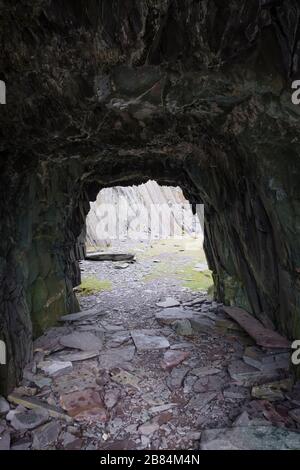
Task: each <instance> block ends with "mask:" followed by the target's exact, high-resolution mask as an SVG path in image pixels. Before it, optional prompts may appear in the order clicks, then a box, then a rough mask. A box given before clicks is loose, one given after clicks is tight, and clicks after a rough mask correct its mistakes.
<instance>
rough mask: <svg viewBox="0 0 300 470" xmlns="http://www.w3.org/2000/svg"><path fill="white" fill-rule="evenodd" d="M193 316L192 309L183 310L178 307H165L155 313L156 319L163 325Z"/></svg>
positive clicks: (189, 318)
mask: <svg viewBox="0 0 300 470" xmlns="http://www.w3.org/2000/svg"><path fill="white" fill-rule="evenodd" d="M193 317H194V312H193V311H192V310H184V309H183V308H179V307H173V308H167V309H165V310H161V311H160V312H157V313H156V314H155V318H156V320H157V321H158V322H159V323H163V324H165V325H170V324H172V323H173V322H175V321H176V320H191V319H192V318H193Z"/></svg>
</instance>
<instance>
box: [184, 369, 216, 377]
mask: <svg viewBox="0 0 300 470" xmlns="http://www.w3.org/2000/svg"><path fill="white" fill-rule="evenodd" d="M220 372H221V369H217V368H216V367H197V368H195V369H192V370H191V374H193V375H196V376H197V377H206V376H208V375H215V374H219V373H220Z"/></svg>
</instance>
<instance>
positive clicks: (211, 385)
mask: <svg viewBox="0 0 300 470" xmlns="http://www.w3.org/2000/svg"><path fill="white" fill-rule="evenodd" d="M224 386H225V383H224V379H223V378H222V377H220V376H219V375H208V376H206V377H200V378H198V379H197V380H196V382H195V383H194V386H193V389H194V391H195V392H197V393H204V392H215V391H221V390H222V389H223V388H224Z"/></svg>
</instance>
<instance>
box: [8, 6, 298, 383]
mask: <svg viewBox="0 0 300 470" xmlns="http://www.w3.org/2000/svg"><path fill="white" fill-rule="evenodd" d="M10 3H11V2H9V1H3V0H2V1H1V2H0V9H1V11H0V18H1V20H0V21H1V25H0V31H1V33H0V35H1V55H0V73H1V76H0V79H2V80H5V81H6V85H7V103H8V104H7V105H6V106H3V105H2V107H1V115H0V152H1V159H0V172H1V174H0V202H1V206H0V217H1V227H0V234H1V246H0V285H1V291H0V311H1V316H0V339H4V340H5V341H6V344H7V348H8V351H7V352H8V358H9V361H8V366H7V369H6V371H5V372H4V375H5V377H3V378H2V386H3V384H4V383H5V385H6V386H7V387H8V388H11V386H12V385H13V384H14V383H15V382H16V381H17V380H18V379H19V377H20V374H21V370H22V368H23V366H24V364H25V363H26V361H27V360H28V358H29V357H30V354H31V337H32V334H38V333H40V332H41V331H42V330H43V329H44V328H45V327H46V326H47V325H49V324H51V323H53V322H55V321H56V319H57V317H58V316H59V315H61V314H63V313H64V312H66V311H71V310H75V309H76V308H78V305H77V302H76V300H75V298H74V295H73V290H72V286H73V285H75V284H76V283H77V282H78V281H79V279H78V268H77V265H76V259H77V258H78V257H79V256H80V251H81V250H80V246H78V244H77V242H76V241H77V237H78V236H79V234H80V232H81V230H82V227H83V225H84V221H85V217H86V214H87V213H88V210H89V203H88V201H89V200H94V199H95V198H96V196H97V194H98V192H99V190H100V189H101V188H104V187H109V186H114V185H122V186H124V185H130V184H140V183H143V182H146V181H147V180H148V179H155V180H156V181H157V182H158V183H161V184H167V185H175V186H180V187H181V188H182V190H183V192H184V194H185V196H186V197H187V198H188V199H189V200H190V201H191V202H192V203H204V204H205V209H206V212H205V213H206V224H205V227H206V228H205V249H206V254H207V257H208V260H209V264H210V268H211V269H212V270H213V272H214V280H215V288H216V289H215V291H216V292H215V293H216V296H217V297H218V298H219V299H220V300H222V301H224V302H226V303H234V304H237V305H240V306H243V307H245V308H246V309H247V310H249V311H251V312H252V313H253V314H254V315H255V316H257V317H259V318H261V319H262V321H264V322H265V323H270V322H271V323H273V324H274V325H275V327H276V328H278V329H279V330H280V331H282V332H284V333H285V334H287V335H288V336H289V337H291V338H292V337H299V335H300V313H299V312H300V311H299V306H300V279H299V276H300V237H299V224H300V219H299V218H300V206H299V199H300V194H299V193H300V189H299V175H300V158H299V152H300V148H299V138H300V128H299V114H300V108H299V107H297V106H295V105H293V104H292V103H291V88H290V81H291V80H292V79H293V78H296V77H297V75H298V73H299V58H300V55H299V47H300V46H299V40H300V34H299V14H300V8H299V6H298V2H297V1H296V0H285V1H280V0H278V1H275V0H274V1H272V0H261V1H259V0H253V1H251V2H250V1H249V0H230V1H227V2H224V1H223V0H198V1H193V0H173V1H167V0H122V1H121V0H102V1H101V0H89V1H86V0H85V1H76V2H73V1H71V0H65V1H64V2H60V1H50V0H35V1H32V2H30V4H28V2H23V1H22V2H12V3H13V4H12V5H11V4H10Z"/></svg>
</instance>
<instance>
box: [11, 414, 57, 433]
mask: <svg viewBox="0 0 300 470" xmlns="http://www.w3.org/2000/svg"><path fill="white" fill-rule="evenodd" d="M48 418H49V413H48V412H47V411H42V410H26V411H22V412H19V413H15V414H14V416H13V417H12V420H11V423H10V424H11V425H12V427H13V428H14V429H16V430H17V431H27V430H30V429H34V428H37V427H38V426H40V425H41V424H44V423H45V422H46V421H47V420H48Z"/></svg>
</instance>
